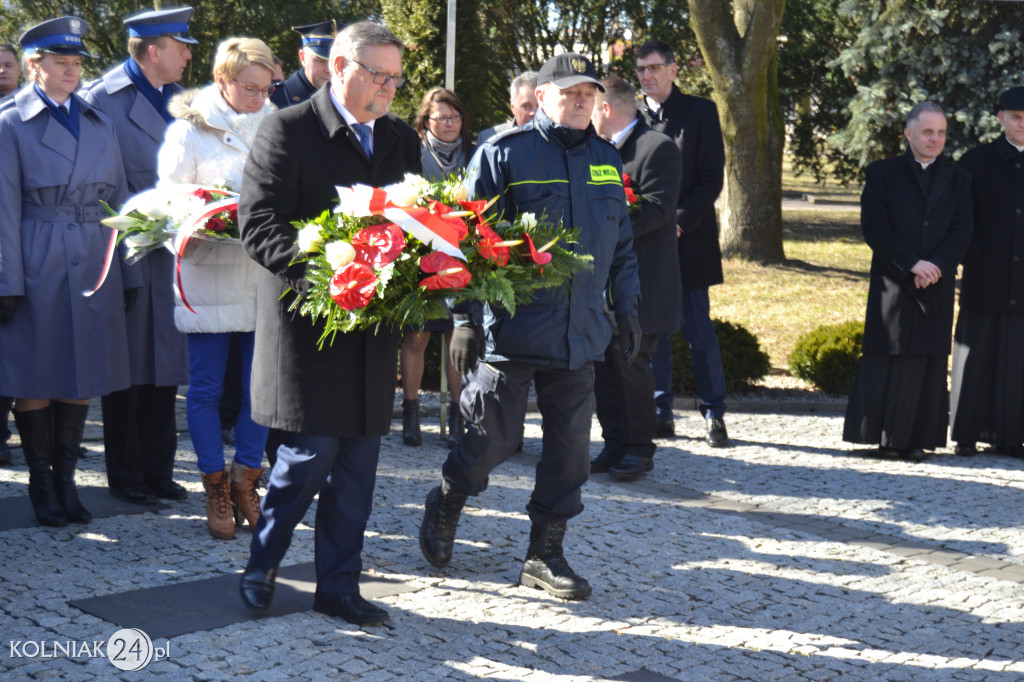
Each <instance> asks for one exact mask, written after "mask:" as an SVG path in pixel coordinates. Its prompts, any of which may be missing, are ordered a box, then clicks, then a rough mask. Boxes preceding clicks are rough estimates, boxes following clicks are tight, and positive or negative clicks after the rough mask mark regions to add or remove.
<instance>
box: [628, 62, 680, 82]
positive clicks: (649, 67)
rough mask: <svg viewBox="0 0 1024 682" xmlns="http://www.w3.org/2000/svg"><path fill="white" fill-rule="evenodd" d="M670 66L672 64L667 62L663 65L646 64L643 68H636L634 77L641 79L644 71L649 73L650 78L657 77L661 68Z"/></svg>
mask: <svg viewBox="0 0 1024 682" xmlns="http://www.w3.org/2000/svg"><path fill="white" fill-rule="evenodd" d="M671 64H672V62H667V63H665V64H647V65H645V66H638V67H636V77H637V78H643V75H644V71H650V72H651V75H652V76H657V75H658V74H659V73H661V70H662V68H664V67H666V66H671Z"/></svg>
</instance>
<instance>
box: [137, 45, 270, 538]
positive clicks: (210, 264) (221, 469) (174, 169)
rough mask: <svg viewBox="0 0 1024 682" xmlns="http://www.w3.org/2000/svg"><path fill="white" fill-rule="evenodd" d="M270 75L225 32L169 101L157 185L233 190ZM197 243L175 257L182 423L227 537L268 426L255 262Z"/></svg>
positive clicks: (212, 518)
mask: <svg viewBox="0 0 1024 682" xmlns="http://www.w3.org/2000/svg"><path fill="white" fill-rule="evenodd" d="M273 75H274V58H273V55H272V53H271V52H270V48H268V47H267V46H266V44H265V43H264V42H263V41H261V40H257V39H255V38H228V39H226V40H224V41H222V42H221V43H220V45H218V46H217V55H216V57H215V59H214V66H213V77H214V82H213V83H211V84H210V85H208V86H206V87H204V88H202V89H200V90H191V91H188V92H185V93H182V94H181V95H179V96H178V97H176V98H175V99H174V100H172V101H171V104H170V107H169V110H170V112H171V114H173V115H174V116H175V118H177V119H178V120H177V121H175V122H174V123H172V124H171V125H170V127H168V129H167V135H166V137H165V138H164V144H163V146H162V147H161V148H160V154H159V157H158V169H157V170H158V173H159V176H160V184H167V183H196V184H200V185H203V186H205V187H222V188H226V189H230V190H234V191H236V192H237V191H239V190H240V189H241V185H242V169H243V167H244V166H245V158H246V156H247V155H248V153H249V147H250V145H251V144H252V141H253V139H254V138H255V136H256V128H257V127H258V126H259V124H260V122H261V121H262V120H263V119H264V118H265V117H266V116H268V115H269V114H271V113H272V109H271V107H270V105H269V104H268V98H269V96H270V93H271V92H273V86H271V80H272V79H273ZM158 186H159V185H158ZM194 245H195V249H194V250H192V249H191V247H190V253H189V254H188V255H187V256H186V257H185V258H183V259H182V260H181V283H182V287H183V288H184V289H185V297H186V299H187V300H188V303H189V306H191V308H192V310H189V309H188V308H187V307H186V306H185V304H184V303H183V301H182V296H181V291H180V290H179V289H178V288H177V287H178V283H177V282H175V293H176V299H177V305H176V307H175V310H174V322H175V324H176V326H177V327H178V329H179V330H181V331H183V332H186V333H187V334H188V347H189V364H190V374H189V389H188V396H187V414H188V427H189V434H190V436H191V438H192V444H193V446H194V447H195V451H196V457H197V459H198V463H199V469H200V471H201V472H202V475H203V485H204V487H205V488H206V522H207V526H208V527H209V529H210V534H211V535H213V537H215V538H221V539H229V538H233V537H234V535H235V515H234V514H233V513H232V506H234V507H235V508H236V509H237V511H238V512H239V513H240V515H241V516H244V518H245V520H246V521H247V522H248V523H249V526H250V527H251V528H255V526H256V520H257V519H258V518H259V496H258V495H257V493H256V486H257V485H258V482H259V477H260V474H261V473H262V472H263V468H262V464H263V448H264V445H265V443H266V440H267V428H266V427H265V426H260V425H259V424H256V423H254V422H253V421H252V418H251V413H250V401H249V379H250V375H251V370H252V354H253V342H254V339H255V329H256V280H257V274H258V269H259V267H260V266H259V265H257V264H256V262H255V261H253V260H251V259H250V258H249V256H248V255H247V254H246V253H245V251H244V250H243V249H242V247H241V245H240V244H238V243H231V242H220V241H201V242H195V243H194ZM193 310H194V311H195V312H193ZM233 336H234V337H238V341H239V346H240V347H241V353H242V356H241V365H242V404H241V411H240V413H239V415H238V423H237V425H236V428H235V460H234V462H232V465H231V469H230V471H227V470H226V466H225V461H224V443H223V440H222V436H221V420H220V413H219V409H218V407H219V403H220V398H221V395H222V394H223V392H224V375H225V371H226V368H227V362H228V354H229V349H230V348H231V341H232V337H233Z"/></svg>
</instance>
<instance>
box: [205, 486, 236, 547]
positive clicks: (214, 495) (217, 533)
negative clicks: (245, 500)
mask: <svg viewBox="0 0 1024 682" xmlns="http://www.w3.org/2000/svg"><path fill="white" fill-rule="evenodd" d="M203 487H204V488H206V525H207V527H209V529H210V535H212V536H213V537H215V538H217V539H218V540H230V539H232V538H233V537H235V519H234V516H233V515H232V514H231V478H230V477H229V476H228V472H226V471H218V472H217V473H214V474H203Z"/></svg>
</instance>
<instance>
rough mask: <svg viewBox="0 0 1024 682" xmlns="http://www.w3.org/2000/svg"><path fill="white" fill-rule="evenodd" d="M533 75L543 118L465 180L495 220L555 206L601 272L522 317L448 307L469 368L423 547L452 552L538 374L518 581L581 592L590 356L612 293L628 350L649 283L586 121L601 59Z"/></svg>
mask: <svg viewBox="0 0 1024 682" xmlns="http://www.w3.org/2000/svg"><path fill="white" fill-rule="evenodd" d="M537 83H538V85H537V100H538V102H539V104H540V111H539V112H538V113H537V116H536V118H535V119H534V120H533V122H531V123H527V124H526V125H525V126H522V127H519V128H517V129H515V130H513V131H510V132H508V133H505V134H504V135H500V136H498V137H496V138H494V139H493V140H491V141H489V142H485V143H484V144H483V146H481V147H480V148H478V149H477V152H476V154H475V155H474V157H473V159H472V161H470V164H469V171H468V176H467V185H468V187H469V190H470V194H472V195H474V196H476V197H480V198H484V197H498V200H497V205H496V206H495V213H496V214H497V215H504V216H507V217H509V218H510V219H511V218H512V217H514V216H517V215H519V214H522V213H526V212H532V213H535V214H537V215H542V214H546V215H547V216H548V218H549V219H551V220H555V221H561V222H562V223H563V224H564V225H566V226H573V227H578V228H580V230H581V233H580V243H579V244H577V245H575V247H574V248H575V250H576V251H577V252H579V253H587V254H591V255H592V256H593V257H594V262H593V269H592V270H590V271H588V272H581V273H577V274H576V275H575V276H573V279H572V291H571V292H567V291H550V290H549V291H546V292H542V293H541V294H539V295H538V296H537V297H536V299H535V300H534V301H533V302H531V303H529V304H526V305H522V306H518V307H517V308H516V314H515V316H514V317H512V316H510V315H509V314H508V311H506V310H504V309H503V308H501V307H500V306H498V305H491V304H484V305H482V306H466V307H463V308H459V307H456V308H455V310H454V311H453V313H454V315H453V317H454V319H455V325H456V326H455V330H454V332H453V334H452V342H451V359H452V362H453V364H454V365H455V367H456V368H457V369H458V370H459V371H460V372H462V373H463V374H465V375H467V376H466V380H465V383H464V384H463V389H462V396H461V400H460V408H461V410H462V414H463V417H464V418H465V420H466V435H465V436H464V437H463V439H462V441H461V443H459V445H457V446H456V447H455V448H454V449H453V450H452V451H451V452H450V453H449V455H448V459H447V461H446V462H445V464H444V467H443V469H442V474H443V482H442V485H440V486H438V487H436V488H434V489H433V490H431V491H430V494H429V495H428V496H427V502H426V509H425V513H424V519H423V524H422V526H421V527H420V547H421V549H422V550H423V553H424V555H425V556H426V558H427V560H428V561H429V562H430V563H431V564H433V565H434V566H438V567H443V566H446V565H447V564H448V562H449V561H450V560H451V556H452V547H453V545H454V541H455V528H456V525H457V524H458V519H459V515H460V513H461V511H462V507H463V506H464V504H465V502H466V498H467V496H468V495H478V494H480V493H481V492H483V491H484V489H485V488H486V487H487V480H488V475H489V474H490V472H491V470H493V469H494V468H495V467H496V466H498V465H499V464H501V463H502V462H503V461H504V460H505V459H506V458H507V457H508V456H509V455H510V454H512V452H513V451H514V450H515V449H516V446H517V445H518V443H519V441H520V438H521V436H522V429H523V422H524V419H525V417H526V400H527V394H528V392H529V387H530V382H531V380H533V381H534V382H535V383H536V387H537V406H538V408H539V409H540V413H541V415H542V417H543V420H544V443H543V449H542V452H541V460H540V464H538V465H537V477H536V483H535V485H534V489H533V494H532V496H531V499H530V503H529V504H528V505H527V507H526V509H527V512H528V513H529V516H530V520H531V521H532V522H533V526H532V529H531V530H530V546H529V549H528V550H527V555H526V562H525V563H524V564H523V568H522V572H521V573H520V576H519V582H520V584H522V585H525V586H527V587H539V588H541V589H544V590H547V591H548V592H549V593H551V594H553V595H555V596H557V597H561V598H564V599H585V598H586V597H589V596H590V592H591V590H590V584H589V583H588V582H587V581H586V580H585V579H584V578H582V577H580V576H579V575H577V574H576V573H575V572H574V571H573V569H572V568H571V567H570V566H569V564H568V562H567V561H566V560H565V557H564V556H563V553H562V538H563V536H564V535H565V526H566V521H568V519H570V518H572V517H574V516H576V515H577V514H579V513H580V512H581V511H583V504H582V502H581V492H580V491H581V489H582V487H583V484H584V483H586V481H587V477H588V476H589V473H590V463H589V461H588V455H589V450H590V420H591V416H592V415H593V413H594V397H593V396H594V362H596V361H598V360H601V359H602V358H603V357H604V354H605V349H607V348H608V343H609V341H610V340H611V337H612V328H611V324H610V323H609V321H608V319H607V317H606V316H605V314H604V304H605V300H606V296H609V297H610V299H611V300H612V301H614V302H615V310H614V313H615V317H616V322H617V324H618V328H619V334H620V335H622V336H623V337H625V338H627V339H628V341H624V342H623V348H626V349H627V351H626V353H627V355H628V356H629V357H630V359H633V358H635V351H636V350H637V349H638V348H639V342H640V338H639V337H640V334H639V331H640V330H639V322H638V321H637V312H636V310H637V299H638V298H639V296H640V281H639V279H638V277H637V265H636V255H635V254H634V253H633V232H632V230H631V229H630V225H629V215H628V209H627V207H626V201H625V193H624V190H623V186H622V180H621V176H622V163H621V162H620V160H619V155H618V154H617V153H616V151H615V149H614V148H613V147H612V146H611V145H610V144H608V143H607V142H605V141H604V140H602V139H601V138H599V137H598V136H597V134H596V133H595V132H594V127H593V126H592V125H591V123H590V115H591V112H592V111H593V109H594V100H595V96H596V94H597V91H598V90H599V89H603V86H602V85H601V83H600V81H598V80H597V78H596V74H595V72H594V66H593V64H591V62H590V60H589V59H587V58H586V57H583V56H581V55H578V54H572V53H566V54H561V55H558V56H556V57H552V58H551V59H549V60H548V61H547V62H546V63H545V64H544V66H543V67H542V68H541V70H540V74H539V77H538V80H537ZM481 351H483V361H482V362H478V360H479V358H480V356H481Z"/></svg>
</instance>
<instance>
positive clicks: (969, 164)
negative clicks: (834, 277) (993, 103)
mask: <svg viewBox="0 0 1024 682" xmlns="http://www.w3.org/2000/svg"><path fill="white" fill-rule="evenodd" d="M996 116H997V117H998V119H999V124H1000V125H1001V126H1002V128H1003V134H1002V135H1000V136H999V137H998V138H997V139H995V140H993V141H992V142H989V143H988V144H983V145H979V146H977V147H975V148H974V149H971V150H969V151H968V152H967V153H966V154H964V155H963V156H962V157H961V158H960V165H961V166H962V167H963V168H965V169H967V171H968V172H969V173H970V174H971V177H972V186H973V195H974V235H973V237H971V243H970V246H969V247H968V248H967V256H966V258H965V259H964V274H963V279H962V281H961V290H960V316H959V317H958V318H957V322H956V333H955V334H954V335H953V372H952V380H953V381H952V395H951V399H950V407H951V417H952V419H951V425H952V432H953V434H952V435H953V440H954V441H956V442H957V446H956V450H955V452H956V454H958V455H963V456H971V455H975V454H977V452H978V450H977V443H978V441H984V442H986V443H990V444H991V445H992V447H993V451H995V452H998V453H1002V454H1008V455H1012V456H1016V457H1024V265H1022V261H1021V256H1022V255H1024V213H1022V212H1021V207H1022V202H1024V87H1019V86H1018V87H1015V88H1010V89H1009V90H1007V91H1005V92H1004V93H1003V94H1002V95H1001V96H1000V98H999V104H998V107H997V114H996Z"/></svg>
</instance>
